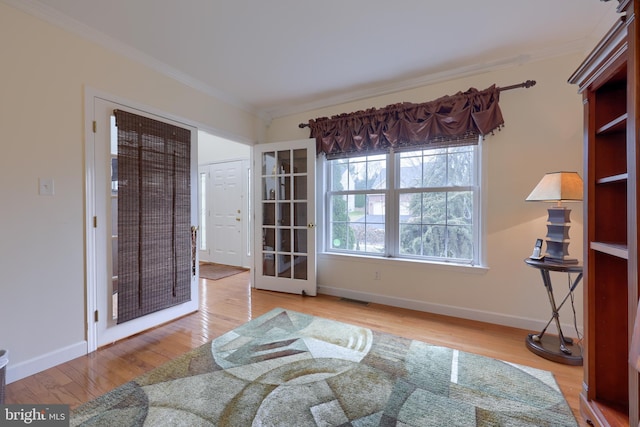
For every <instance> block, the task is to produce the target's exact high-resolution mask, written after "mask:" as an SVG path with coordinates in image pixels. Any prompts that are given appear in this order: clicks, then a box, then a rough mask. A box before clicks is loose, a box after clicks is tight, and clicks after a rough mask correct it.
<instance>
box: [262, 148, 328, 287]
mask: <svg viewBox="0 0 640 427" xmlns="http://www.w3.org/2000/svg"><path fill="white" fill-rule="evenodd" d="M253 171H254V177H255V178H254V192H253V193H254V195H255V198H254V200H255V202H254V206H255V218H256V221H255V233H254V236H255V251H254V252H255V256H254V270H255V276H254V286H255V287H256V288H258V289H266V290H272V291H280V292H289V293H296V294H304V295H316V243H315V242H316V234H315V140H313V139H309V140H303V141H291V142H279V143H272V144H258V145H256V146H254V167H253Z"/></svg>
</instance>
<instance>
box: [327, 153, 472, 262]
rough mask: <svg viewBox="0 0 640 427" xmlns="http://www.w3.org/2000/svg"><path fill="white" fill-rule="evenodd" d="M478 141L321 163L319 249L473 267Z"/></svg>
mask: <svg viewBox="0 0 640 427" xmlns="http://www.w3.org/2000/svg"><path fill="white" fill-rule="evenodd" d="M478 151H479V149H478V146H477V145H462V146H450V147H444V148H429V149H418V150H412V151H402V152H398V153H393V152H392V153H389V154H377V155H365V156H359V157H349V158H340V159H332V160H326V177H327V190H328V191H327V192H326V204H325V218H326V221H325V224H327V227H326V235H325V250H326V251H327V252H339V253H349V254H360V255H371V256H386V257H394V258H409V259H420V260H431V261H444V262H454V263H459V264H477V263H478V261H479V232H478V227H479V221H478V218H479V214H478V212H479V184H478V181H479V180H478V178H477V177H478V176H479V174H478V169H479V168H478V157H479V156H478Z"/></svg>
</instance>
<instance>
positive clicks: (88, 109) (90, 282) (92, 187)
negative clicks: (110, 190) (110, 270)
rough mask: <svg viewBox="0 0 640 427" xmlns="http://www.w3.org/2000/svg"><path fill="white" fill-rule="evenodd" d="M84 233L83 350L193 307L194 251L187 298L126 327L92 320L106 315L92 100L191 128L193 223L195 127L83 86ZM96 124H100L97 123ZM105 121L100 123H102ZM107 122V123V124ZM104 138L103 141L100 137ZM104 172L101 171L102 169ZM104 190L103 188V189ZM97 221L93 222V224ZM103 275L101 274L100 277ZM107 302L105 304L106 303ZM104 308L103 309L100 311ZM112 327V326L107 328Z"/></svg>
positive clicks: (195, 291)
mask: <svg viewBox="0 0 640 427" xmlns="http://www.w3.org/2000/svg"><path fill="white" fill-rule="evenodd" d="M84 95H85V141H84V144H85V235H86V298H87V300H86V304H87V314H86V322H87V324H86V328H87V352H92V351H95V350H96V349H97V348H98V347H99V346H101V345H104V344H107V343H109V342H114V341H116V340H118V339H122V338H124V337H126V336H129V335H132V334H135V333H137V332H140V331H143V330H145V329H149V328H151V327H153V326H156V325H158V324H161V323H164V322H167V321H169V320H173V319H176V318H178V317H180V316H183V315H185V314H188V313H192V312H194V311H197V309H198V306H199V302H200V295H199V287H198V283H199V280H198V260H197V253H198V251H196V260H195V261H196V262H195V265H196V275H195V277H192V280H191V301H188V302H186V303H183V304H180V305H178V306H175V307H171V308H168V309H165V310H161V311H159V312H156V313H152V314H149V315H147V316H143V317H141V318H139V319H134V320H132V321H130V322H126V323H125V325H126V324H129V325H128V326H127V327H126V328H119V329H120V330H118V331H117V332H113V333H111V331H109V330H107V331H100V328H99V322H98V321H96V319H95V315H94V313H102V314H99V316H100V317H102V320H104V319H105V318H107V317H108V313H107V311H108V310H105V308H104V307H105V302H104V300H106V299H107V298H108V295H107V293H106V292H104V295H102V293H101V292H99V290H101V289H102V288H101V286H102V285H100V281H101V280H103V281H104V280H106V276H105V271H106V268H104V266H105V265H106V263H107V262H106V259H107V258H106V256H105V254H104V253H103V252H102V251H103V250H104V249H106V246H105V244H104V239H105V236H103V235H104V234H105V233H106V231H105V227H106V224H107V223H106V221H107V217H104V218H103V217H102V216H104V214H103V213H102V212H98V211H97V210H98V203H97V200H98V197H105V195H104V194H103V193H101V192H100V191H98V190H97V189H96V185H97V182H98V181H99V179H98V176H97V173H100V172H98V170H97V168H96V166H95V162H96V159H97V157H96V156H97V155H98V153H97V150H96V143H97V142H98V141H96V136H95V135H96V133H94V130H93V129H94V124H93V123H94V120H96V115H97V112H96V111H95V104H96V102H98V100H102V101H104V102H107V103H112V104H119V105H120V106H122V108H125V109H128V110H134V111H137V112H139V113H142V114H145V115H153V116H157V117H161V118H165V119H167V120H169V121H173V122H178V123H180V124H183V125H184V126H186V127H189V128H191V129H192V144H191V180H192V185H191V192H192V200H195V201H196V202H195V204H193V205H192V209H191V222H192V224H193V225H196V226H197V225H198V210H197V189H198V184H197V183H198V180H197V177H198V150H197V140H198V136H197V127H196V126H195V125H193V124H190V123H189V121H187V120H184V119H182V118H179V117H172V116H171V115H168V114H166V113H164V112H160V111H157V110H155V109H153V108H150V107H148V106H144V105H140V104H137V103H135V102H132V101H129V100H126V99H122V98H119V97H116V96H113V95H110V94H106V93H103V92H100V91H97V90H95V89H92V88H85V94H84ZM98 125H99V126H100V124H98ZM104 125H105V124H104V123H103V124H102V126H104ZM107 126H108V124H107ZM100 142H104V141H100ZM102 173H104V172H102ZM104 191H106V188H105V189H104ZM96 224H97V226H95V225H96ZM103 276H104V277H103ZM109 306H110V305H109V304H107V305H106V307H109ZM103 311H104V312H103ZM111 329H112V330H113V331H115V330H116V328H111Z"/></svg>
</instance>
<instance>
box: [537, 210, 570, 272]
mask: <svg viewBox="0 0 640 427" xmlns="http://www.w3.org/2000/svg"><path fill="white" fill-rule="evenodd" d="M547 212H548V213H549V219H548V223H547V236H546V237H547V239H546V243H547V250H546V254H545V261H547V262H554V263H558V264H577V263H578V260H577V259H576V258H570V257H569V228H570V227H571V219H570V215H571V209H568V208H566V207H564V206H554V207H551V208H549V209H547Z"/></svg>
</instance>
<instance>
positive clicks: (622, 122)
mask: <svg viewBox="0 0 640 427" xmlns="http://www.w3.org/2000/svg"><path fill="white" fill-rule="evenodd" d="M626 129H627V113H624V114H622V115H620V116H618V117H616V118H615V119H613V120H611V121H610V122H608V123H605V124H604V125H602V126H600V127H599V128H598V130H596V133H597V134H599V135H602V134H607V133H614V132H624V131H625V130H626Z"/></svg>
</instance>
